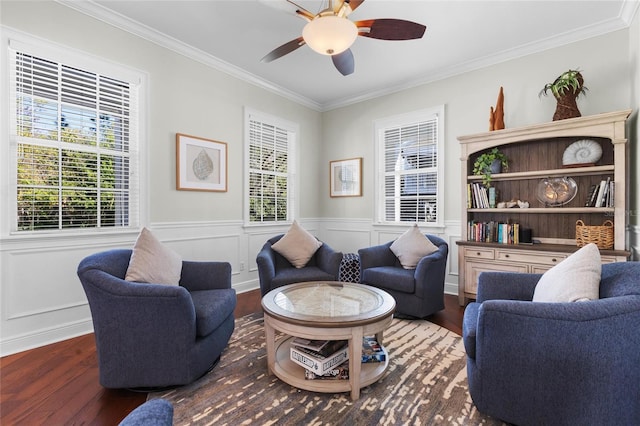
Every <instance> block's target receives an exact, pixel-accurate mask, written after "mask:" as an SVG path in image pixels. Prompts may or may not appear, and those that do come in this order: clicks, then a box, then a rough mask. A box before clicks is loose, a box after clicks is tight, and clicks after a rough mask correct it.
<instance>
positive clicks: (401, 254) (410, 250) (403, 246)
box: [391, 223, 438, 269]
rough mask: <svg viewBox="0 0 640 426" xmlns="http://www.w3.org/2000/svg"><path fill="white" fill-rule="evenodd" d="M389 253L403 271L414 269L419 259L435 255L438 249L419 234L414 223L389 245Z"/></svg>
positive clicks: (418, 229)
mask: <svg viewBox="0 0 640 426" xmlns="http://www.w3.org/2000/svg"><path fill="white" fill-rule="evenodd" d="M391 251H392V252H393V254H395V255H396V257H397V258H398V260H400V263H401V264H402V267H403V268H404V269H415V268H416V266H418V262H419V261H420V259H422V258H423V257H425V256H428V255H430V254H431V253H435V252H436V251H438V247H437V246H436V245H435V244H433V243H432V242H431V240H429V238H427V237H426V236H425V235H424V234H423V233H422V232H420V228H418V224H417V223H416V224H414V225H413V226H412V227H411V228H409V229H408V230H407V231H406V232H405V233H404V234H402V235H400V236H399V237H398V239H396V240H395V241H394V242H393V244H391Z"/></svg>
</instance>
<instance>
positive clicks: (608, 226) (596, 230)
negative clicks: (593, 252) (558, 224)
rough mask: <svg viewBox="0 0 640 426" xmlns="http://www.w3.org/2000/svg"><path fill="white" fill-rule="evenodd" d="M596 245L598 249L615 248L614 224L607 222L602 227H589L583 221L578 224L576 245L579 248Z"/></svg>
mask: <svg viewBox="0 0 640 426" xmlns="http://www.w3.org/2000/svg"><path fill="white" fill-rule="evenodd" d="M589 243H595V244H596V245H597V246H598V248H600V249H604V250H609V249H612V248H613V222H612V221H610V220H606V221H605V222H604V223H603V224H602V226H587V225H585V224H584V222H583V221H581V220H578V221H577V222H576V244H577V245H578V247H582V246H585V245H587V244H589Z"/></svg>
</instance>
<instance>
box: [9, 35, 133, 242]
mask: <svg viewBox="0 0 640 426" xmlns="http://www.w3.org/2000/svg"><path fill="white" fill-rule="evenodd" d="M15 46H16V43H12V49H11V50H10V64H11V80H10V90H11V104H10V105H11V109H12V111H11V129H12V132H11V133H12V135H11V141H12V142H13V141H15V142H14V144H13V146H12V151H11V152H12V157H11V161H12V170H11V174H12V178H11V182H12V183H13V185H12V193H13V194H14V198H13V199H12V201H13V203H14V204H13V207H12V208H13V209H14V211H15V220H14V221H13V224H12V226H11V230H12V231H17V232H24V231H51V230H61V229H70V228H76V229H77V228H93V229H96V228H127V227H137V226H138V224H139V211H138V210H139V206H138V199H139V197H138V191H139V189H138V188H139V183H138V182H137V172H138V159H137V158H138V156H137V152H138V138H139V136H138V132H137V129H138V125H139V123H138V110H139V109H138V91H139V86H140V78H138V81H137V83H133V82H132V81H130V80H123V79H121V78H119V77H117V76H113V75H110V74H109V72H108V70H109V69H111V68H114V65H113V64H105V69H107V72H105V73H104V74H103V73H100V72H96V71H95V69H93V70H90V69H89V67H88V66H85V65H84V62H86V63H87V65H88V64H89V62H91V68H96V67H95V63H96V61H95V60H90V61H83V59H82V58H81V57H79V58H75V59H76V61H75V62H74V58H73V54H69V53H68V52H67V53H65V62H60V61H58V60H56V59H54V57H55V56H57V55H56V51H55V50H54V49H52V50H51V52H49V53H48V55H47V52H44V53H45V54H42V51H43V49H42V47H40V48H39V49H38V50H39V53H38V54H32V53H31V52H29V48H28V45H27V47H26V48H24V49H23V48H21V47H22V46H21V44H19V45H18V47H17V48H16V47H15ZM98 68H100V67H98ZM14 188H15V189H14Z"/></svg>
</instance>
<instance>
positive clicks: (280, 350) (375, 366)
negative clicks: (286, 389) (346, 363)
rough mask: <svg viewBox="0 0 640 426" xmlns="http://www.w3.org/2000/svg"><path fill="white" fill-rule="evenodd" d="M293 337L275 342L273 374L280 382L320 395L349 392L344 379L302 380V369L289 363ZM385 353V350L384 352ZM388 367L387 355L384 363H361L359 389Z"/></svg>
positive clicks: (376, 378)
mask: <svg viewBox="0 0 640 426" xmlns="http://www.w3.org/2000/svg"><path fill="white" fill-rule="evenodd" d="M292 340H293V337H287V338H281V339H280V340H278V341H277V342H276V357H275V358H276V359H275V365H274V366H273V374H275V375H276V377H278V378H279V379H280V380H282V381H283V382H285V383H288V384H290V385H291V386H294V387H296V388H299V389H304V390H308V391H312V392H322V393H339V392H350V391H351V383H350V380H344V379H315V380H308V379H305V378H304V367H302V366H300V365H298V364H296V363H295V362H293V361H291V358H290V354H289V349H290V347H291V341H292ZM385 352H386V350H385ZM388 367H389V354H387V356H386V361H384V362H365V363H362V367H361V370H360V380H359V386H360V389H362V388H363V387H366V386H369V385H370V384H372V383H375V382H376V381H377V380H379V379H380V377H382V375H383V374H384V372H385V371H386V370H387V368H388Z"/></svg>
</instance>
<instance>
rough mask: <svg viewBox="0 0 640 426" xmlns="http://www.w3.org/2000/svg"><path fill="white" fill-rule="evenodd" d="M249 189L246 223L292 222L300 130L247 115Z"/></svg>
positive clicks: (274, 119) (273, 119) (258, 115)
mask: <svg viewBox="0 0 640 426" xmlns="http://www.w3.org/2000/svg"><path fill="white" fill-rule="evenodd" d="M245 128H246V129H245V147H246V150H247V151H248V152H247V155H245V158H246V159H247V161H248V164H247V167H246V170H247V177H246V182H247V185H248V188H247V190H246V194H247V206H248V208H247V209H246V213H245V216H246V217H245V221H246V222H247V223H249V224H259V223H278V222H287V221H290V220H291V218H292V215H293V213H292V212H293V211H294V205H293V204H294V200H295V198H294V196H293V176H294V170H293V158H294V147H295V141H296V137H297V134H298V126H297V125H295V124H292V123H288V122H286V121H284V120H282V119H279V118H277V117H271V116H268V115H266V114H262V113H259V112H255V111H246V113H245Z"/></svg>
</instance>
